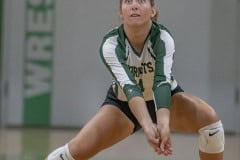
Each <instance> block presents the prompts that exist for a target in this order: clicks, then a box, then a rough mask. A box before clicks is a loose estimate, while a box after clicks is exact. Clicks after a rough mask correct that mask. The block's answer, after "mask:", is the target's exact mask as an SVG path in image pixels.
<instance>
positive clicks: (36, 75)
mask: <svg viewBox="0 0 240 160" xmlns="http://www.w3.org/2000/svg"><path fill="white" fill-rule="evenodd" d="M53 3H54V2H53V0H29V1H28V3H27V14H26V15H27V16H26V18H27V23H26V50H25V52H26V53H25V55H26V56H25V71H24V74H25V84H24V86H25V97H26V98H29V97H34V96H39V95H42V94H47V93H50V92H51V90H50V89H51V82H52V77H51V76H52V75H51V71H52V61H53V60H52V58H53V57H52V56H53V55H52V54H53V36H54V35H53V28H54V26H53V24H54V22H53V17H54V8H53Z"/></svg>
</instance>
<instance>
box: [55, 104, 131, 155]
mask: <svg viewBox="0 0 240 160" xmlns="http://www.w3.org/2000/svg"><path fill="white" fill-rule="evenodd" d="M133 129H134V124H133V123H132V122H131V121H130V120H129V119H128V117H127V116H126V115H125V114H124V113H123V112H122V111H120V110H119V109H118V108H117V107H115V106H112V105H105V106H103V107H101V108H100V110H99V111H98V112H97V114H96V115H95V116H94V117H93V118H92V119H91V120H90V121H89V122H88V123H87V124H86V125H85V126H84V127H83V128H82V130H81V131H80V132H79V133H78V135H77V136H76V137H74V138H73V139H72V140H71V141H70V142H69V143H68V145H69V152H70V154H71V155H72V157H73V158H74V159H75V160H87V159H89V158H91V157H92V156H94V155H95V154H97V153H98V152H99V151H101V150H103V149H105V148H107V147H110V146H112V145H114V144H115V143H117V142H119V141H121V140H123V139H124V138H126V137H128V136H129V135H130V134H131V133H132V132H133ZM50 160H52V159H50Z"/></svg>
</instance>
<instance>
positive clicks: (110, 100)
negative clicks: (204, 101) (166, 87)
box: [102, 86, 184, 133]
mask: <svg viewBox="0 0 240 160" xmlns="http://www.w3.org/2000/svg"><path fill="white" fill-rule="evenodd" d="M178 92H184V91H183V89H182V88H181V87H180V86H177V87H176V88H175V89H174V90H173V91H172V92H171V95H172V96H173V95H174V94H176V93H178ZM106 104H111V105H114V106H116V107H117V108H119V109H120V110H121V111H122V112H123V113H124V114H125V115H126V116H127V117H128V118H129V119H130V120H131V121H132V122H133V123H134V131H133V133H134V132H136V131H137V130H139V129H140V128H141V126H140V124H139V123H138V121H137V119H136V117H135V116H134V115H133V113H132V112H131V110H130V108H129V106H128V102H126V101H120V100H119V99H117V97H116V95H115V93H114V92H113V88H112V87H110V88H109V90H108V92H107V96H106V99H105V100H104V102H103V104H102V106H103V105H106ZM146 104H147V109H148V112H149V114H150V116H151V118H152V120H153V122H154V123H156V121H157V120H156V110H155V104H154V101H153V100H150V101H146Z"/></svg>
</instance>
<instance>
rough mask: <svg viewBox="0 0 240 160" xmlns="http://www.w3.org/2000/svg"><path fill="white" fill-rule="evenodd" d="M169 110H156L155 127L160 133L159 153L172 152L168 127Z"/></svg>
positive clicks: (167, 153) (166, 153)
mask: <svg viewBox="0 0 240 160" xmlns="http://www.w3.org/2000/svg"><path fill="white" fill-rule="evenodd" d="M169 119H170V111H169V109H167V108H161V109H159V110H157V128H158V131H159V134H160V144H159V145H160V152H159V154H164V155H170V154H172V142H171V137H170V128H169Z"/></svg>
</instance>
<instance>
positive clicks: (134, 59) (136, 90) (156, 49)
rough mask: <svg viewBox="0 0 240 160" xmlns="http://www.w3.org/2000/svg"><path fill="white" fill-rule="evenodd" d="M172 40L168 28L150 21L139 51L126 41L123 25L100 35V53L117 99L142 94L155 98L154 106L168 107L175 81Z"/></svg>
mask: <svg viewBox="0 0 240 160" xmlns="http://www.w3.org/2000/svg"><path fill="white" fill-rule="evenodd" d="M174 51H175V46H174V40H173V38H172V36H171V35H170V33H169V32H168V30H167V29H166V28H165V27H164V26H162V25H160V24H157V23H155V22H153V24H152V27H151V30H150V32H149V35H148V37H147V39H146V41H145V44H144V47H143V50H142V52H141V53H137V52H136V51H135V50H134V48H133V47H132V46H131V44H130V42H129V41H128V39H127V37H126V35H125V33H124V30H123V25H121V26H119V27H118V28H115V29H113V30H112V31H110V32H109V33H108V34H106V35H105V37H104V38H103V42H102V44H101V46H100V54H101V58H102V60H103V62H104V63H105V65H106V66H107V68H108V69H109V71H110V72H111V74H112V76H113V84H112V87H113V89H114V92H115V94H116V96H117V97H118V99H119V100H122V101H128V100H130V99H131V98H132V97H134V96H141V97H143V98H144V99H145V100H146V101H149V100H154V102H155V105H156V107H157V108H163V107H169V106H170V102H171V90H173V89H175V88H176V87H177V82H176V80H175V79H174V78H173V76H172V74H171V70H172V63H173V54H174Z"/></svg>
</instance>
